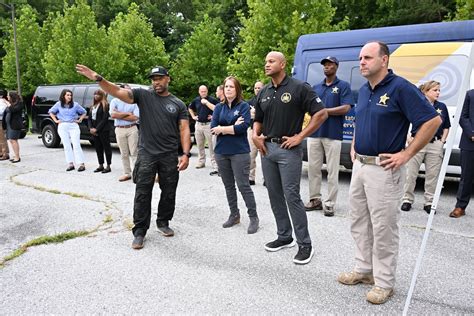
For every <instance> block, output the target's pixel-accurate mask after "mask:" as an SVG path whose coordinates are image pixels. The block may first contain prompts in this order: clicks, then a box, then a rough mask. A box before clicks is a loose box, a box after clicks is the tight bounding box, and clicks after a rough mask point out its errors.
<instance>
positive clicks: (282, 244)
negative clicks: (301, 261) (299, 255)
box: [265, 238, 296, 252]
mask: <svg viewBox="0 0 474 316" xmlns="http://www.w3.org/2000/svg"><path fill="white" fill-rule="evenodd" d="M294 245H296V242H295V241H294V240H293V238H292V239H290V240H279V239H277V240H274V241H270V242H269V243H266V244H265V250H266V251H271V252H275V251H278V250H281V249H283V248H291V247H293V246H294Z"/></svg>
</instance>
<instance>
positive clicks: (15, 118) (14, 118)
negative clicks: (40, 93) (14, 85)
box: [2, 91, 24, 163]
mask: <svg viewBox="0 0 474 316" xmlns="http://www.w3.org/2000/svg"><path fill="white" fill-rule="evenodd" d="M7 98H8V104H7V108H6V109H5V111H4V112H3V119H2V126H3V127H2V128H3V129H6V130H7V140H8V143H9V144H10V146H11V148H12V151H13V154H14V155H15V157H14V158H12V159H10V161H11V162H12V163H17V162H20V161H21V159H20V145H19V144H18V139H19V138H20V135H21V129H22V128H23V119H22V117H21V112H22V111H23V107H24V105H23V101H22V100H21V97H20V96H19V95H18V93H17V92H16V91H10V92H8V97H7Z"/></svg>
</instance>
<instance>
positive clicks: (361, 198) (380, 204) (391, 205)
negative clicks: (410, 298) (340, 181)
mask: <svg viewBox="0 0 474 316" xmlns="http://www.w3.org/2000/svg"><path fill="white" fill-rule="evenodd" d="M405 174H406V171H405V167H401V168H400V169H398V170H395V171H393V170H384V168H382V167H380V166H376V165H368V164H362V163H361V162H359V161H357V160H356V161H354V166H353V169H352V179H351V185H350V189H349V204H350V209H351V212H350V216H351V233H352V237H353V238H354V240H355V243H356V252H355V260H356V265H355V268H354V270H355V271H356V272H360V273H369V272H373V274H374V279H375V285H376V286H379V287H382V288H393V287H394V285H395V272H396V268H397V258H398V247H399V236H398V220H399V218H400V209H399V207H400V199H401V197H402V194H403V191H402V189H403V184H404V182H405V176H406V175H405Z"/></svg>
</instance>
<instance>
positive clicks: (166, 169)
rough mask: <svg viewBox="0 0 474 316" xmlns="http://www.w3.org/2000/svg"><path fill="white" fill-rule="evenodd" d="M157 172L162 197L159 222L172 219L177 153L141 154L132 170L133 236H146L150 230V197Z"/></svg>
mask: <svg viewBox="0 0 474 316" xmlns="http://www.w3.org/2000/svg"><path fill="white" fill-rule="evenodd" d="M157 173H158V177H159V185H160V189H161V196H160V202H159V203H158V216H157V219H156V221H157V222H168V221H170V220H171V219H172V218H173V214H174V209H175V203H176V187H177V186H178V180H179V172H178V156H177V153H166V154H160V155H149V154H146V153H138V158H137V162H136V164H135V168H134V169H133V182H134V183H136V188H135V200H134V206H133V223H134V227H133V229H132V232H133V235H134V236H145V235H146V232H147V230H148V228H150V218H151V197H152V191H153V185H154V184H155V177H156V174H157Z"/></svg>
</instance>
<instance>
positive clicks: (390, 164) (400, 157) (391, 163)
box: [379, 151, 410, 170]
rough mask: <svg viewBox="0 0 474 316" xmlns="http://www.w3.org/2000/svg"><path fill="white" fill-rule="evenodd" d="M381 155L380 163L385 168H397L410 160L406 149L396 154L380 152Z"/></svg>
mask: <svg viewBox="0 0 474 316" xmlns="http://www.w3.org/2000/svg"><path fill="white" fill-rule="evenodd" d="M379 157H380V165H381V166H382V167H384V169H385V170H388V169H393V170H397V169H398V168H400V167H401V166H403V165H404V164H406V163H407V162H408V160H410V157H409V155H408V154H407V152H406V151H400V152H398V153H396V154H380V155H379Z"/></svg>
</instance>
